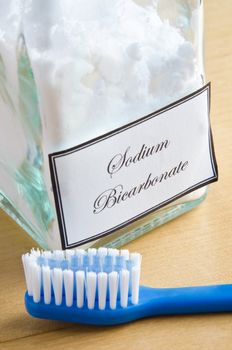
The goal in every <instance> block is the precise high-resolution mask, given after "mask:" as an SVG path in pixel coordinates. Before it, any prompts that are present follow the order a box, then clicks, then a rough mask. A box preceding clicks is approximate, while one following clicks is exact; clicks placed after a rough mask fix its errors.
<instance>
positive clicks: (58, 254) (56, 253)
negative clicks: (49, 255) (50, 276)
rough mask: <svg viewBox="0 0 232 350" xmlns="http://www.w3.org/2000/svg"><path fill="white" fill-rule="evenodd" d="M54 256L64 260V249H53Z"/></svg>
mask: <svg viewBox="0 0 232 350" xmlns="http://www.w3.org/2000/svg"><path fill="white" fill-rule="evenodd" d="M53 258H54V259H56V260H63V259H64V251H63V250H54V251H53Z"/></svg>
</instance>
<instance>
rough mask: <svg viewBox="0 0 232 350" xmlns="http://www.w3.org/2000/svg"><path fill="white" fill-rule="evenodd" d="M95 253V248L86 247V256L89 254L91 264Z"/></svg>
mask: <svg viewBox="0 0 232 350" xmlns="http://www.w3.org/2000/svg"><path fill="white" fill-rule="evenodd" d="M96 254H97V249H95V248H89V249H88V256H89V264H90V265H92V264H93V256H94V255H96Z"/></svg>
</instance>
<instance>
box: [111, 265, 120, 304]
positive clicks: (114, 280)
mask: <svg viewBox="0 0 232 350" xmlns="http://www.w3.org/2000/svg"><path fill="white" fill-rule="evenodd" d="M118 280H119V278H118V273H117V272H116V271H112V272H110V274H109V292H110V308H111V309H112V310H114V309H116V304H117V295H118Z"/></svg>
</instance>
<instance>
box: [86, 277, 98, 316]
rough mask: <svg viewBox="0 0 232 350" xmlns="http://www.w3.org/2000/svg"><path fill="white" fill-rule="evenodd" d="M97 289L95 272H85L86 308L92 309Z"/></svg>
mask: <svg viewBox="0 0 232 350" xmlns="http://www.w3.org/2000/svg"><path fill="white" fill-rule="evenodd" d="M96 289H97V274H96V273H95V272H87V274H86V296H87V306H88V309H90V310H91V309H94V305H95V295H96Z"/></svg>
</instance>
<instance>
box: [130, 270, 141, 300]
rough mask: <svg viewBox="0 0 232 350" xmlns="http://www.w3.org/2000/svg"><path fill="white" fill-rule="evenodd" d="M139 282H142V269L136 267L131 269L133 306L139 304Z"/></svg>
mask: <svg viewBox="0 0 232 350" xmlns="http://www.w3.org/2000/svg"><path fill="white" fill-rule="evenodd" d="M139 280H140V268H139V267H138V266H134V267H132V269H131V302H132V304H138V302H139Z"/></svg>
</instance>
